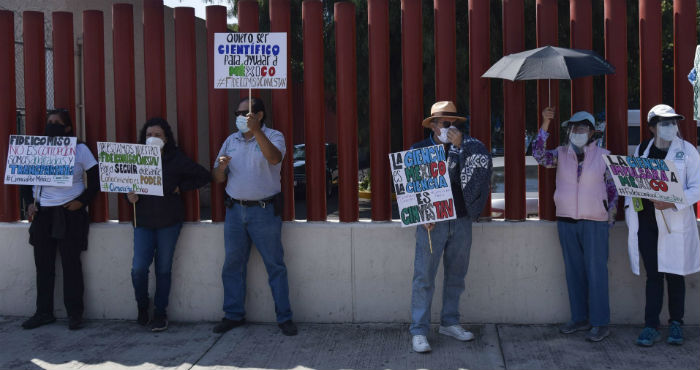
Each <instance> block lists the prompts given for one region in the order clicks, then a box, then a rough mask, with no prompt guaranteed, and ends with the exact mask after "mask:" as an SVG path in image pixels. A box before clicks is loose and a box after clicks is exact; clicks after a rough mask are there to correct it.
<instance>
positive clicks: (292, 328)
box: [277, 320, 299, 337]
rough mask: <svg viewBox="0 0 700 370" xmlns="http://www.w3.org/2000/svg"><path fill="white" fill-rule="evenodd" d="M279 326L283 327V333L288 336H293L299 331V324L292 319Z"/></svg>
mask: <svg viewBox="0 0 700 370" xmlns="http://www.w3.org/2000/svg"><path fill="white" fill-rule="evenodd" d="M277 326H279V327H280V329H282V334H284V335H286V336H288V337H293V336H295V335H297V334H298V333H299V331H298V330H297V326H296V325H295V324H294V322H293V321H292V320H287V321H285V322H283V323H281V324H277Z"/></svg>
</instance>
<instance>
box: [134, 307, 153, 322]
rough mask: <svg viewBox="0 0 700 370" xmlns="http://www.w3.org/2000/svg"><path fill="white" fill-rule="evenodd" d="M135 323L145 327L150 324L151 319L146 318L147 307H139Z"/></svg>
mask: <svg viewBox="0 0 700 370" xmlns="http://www.w3.org/2000/svg"><path fill="white" fill-rule="evenodd" d="M136 322H137V323H138V324H139V325H141V326H146V325H148V323H149V322H151V318H150V317H148V306H146V307H139V317H138V318H137V319H136Z"/></svg>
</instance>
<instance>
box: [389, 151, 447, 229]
mask: <svg viewBox="0 0 700 370" xmlns="http://www.w3.org/2000/svg"><path fill="white" fill-rule="evenodd" d="M389 162H390V163H391V177H392V179H393V182H394V192H395V193H396V202H397V203H398V206H399V216H400V218H401V226H402V227H408V226H415V225H422V224H427V223H433V222H440V221H446V220H454V219H456V218H457V212H456V210H455V203H454V199H453V197H452V188H451V187H450V174H449V172H448V171H447V153H446V152H445V147H444V146H442V145H435V146H429V147H425V148H419V149H412V150H406V151H403V152H397V153H389Z"/></svg>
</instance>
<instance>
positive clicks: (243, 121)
mask: <svg viewBox="0 0 700 370" xmlns="http://www.w3.org/2000/svg"><path fill="white" fill-rule="evenodd" d="M236 127H238V131H240V132H241V133H243V134H245V133H246V132H248V131H250V129H249V128H248V118H246V116H236Z"/></svg>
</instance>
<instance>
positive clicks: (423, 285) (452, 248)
mask: <svg viewBox="0 0 700 370" xmlns="http://www.w3.org/2000/svg"><path fill="white" fill-rule="evenodd" d="M430 237H431V239H432V242H433V253H432V254H431V253H430V244H429V241H428V232H427V231H426V230H425V227H424V226H423V225H419V226H417V228H416V259H415V262H414V265H413V292H412V298H411V327H410V328H409V330H410V331H411V335H427V334H428V331H429V330H430V306H431V304H432V302H433V292H434V291H435V274H436V273H437V270H438V266H439V264H440V257H442V255H443V253H444V255H445V257H444V258H443V265H444V279H445V280H444V284H443V291H442V313H441V314H440V325H442V326H452V325H457V324H459V297H460V296H461V295H462V292H464V278H465V276H466V275H467V268H468V267H469V252H470V250H471V245H472V222H471V220H470V219H469V218H468V217H462V218H458V219H456V220H450V221H443V222H438V223H436V224H435V228H434V229H433V231H431V232H430Z"/></svg>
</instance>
